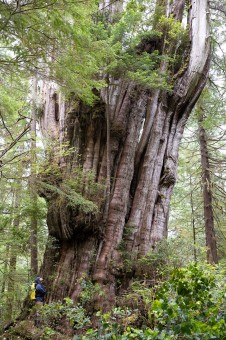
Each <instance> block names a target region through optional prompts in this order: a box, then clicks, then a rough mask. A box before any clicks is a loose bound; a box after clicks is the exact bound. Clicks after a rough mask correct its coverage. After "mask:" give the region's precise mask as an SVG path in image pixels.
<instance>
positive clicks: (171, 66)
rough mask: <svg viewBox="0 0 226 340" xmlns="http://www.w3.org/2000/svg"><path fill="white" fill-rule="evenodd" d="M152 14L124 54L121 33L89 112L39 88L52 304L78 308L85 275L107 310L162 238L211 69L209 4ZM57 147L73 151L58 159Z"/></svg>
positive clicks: (116, 16)
mask: <svg viewBox="0 0 226 340" xmlns="http://www.w3.org/2000/svg"><path fill="white" fill-rule="evenodd" d="M132 3H133V4H134V1H133V2H132ZM120 4H121V2H119V1H112V3H111V2H110V3H108V2H106V3H104V4H102V5H101V6H100V9H99V13H100V14H101V15H102V17H104V20H105V21H104V23H105V27H106V26H108V23H109V25H110V26H111V30H112V31H113V32H114V25H117V24H118V27H119V28H120V24H121V23H122V22H123V20H124V22H125V15H126V10H125V12H120V11H122V10H123V9H122V8H120V7H121V6H119V5H120ZM128 6H129V5H128ZM128 6H127V10H129V7H128ZM149 6H150V7H151V6H153V4H151V3H150V4H149ZM154 6H155V7H153V11H152V12H151V14H150V17H149V20H148V21H147V22H146V23H145V29H147V23H148V22H149V25H150V26H149V27H148V30H146V32H145V34H143V35H140V41H138V40H136V39H137V37H139V34H138V33H139V32H138V33H137V35H136V34H135V40H134V41H136V43H134V44H131V45H130V46H128V45H127V44H126V43H124V44H123V39H124V41H125V39H126V38H128V36H129V35H130V32H125V34H124V35H123V34H121V35H120V34H118V40H120V39H121V40H120V43H121V44H119V45H117V46H119V47H118V49H119V50H120V51H117V53H118V54H117V56H116V61H115V63H116V64H117V62H118V64H117V66H116V67H115V68H114V67H109V68H107V67H106V69H105V71H104V72H103V71H102V72H101V75H102V77H103V79H104V80H105V83H106V86H105V87H103V88H102V90H100V91H97V90H94V95H95V97H96V100H95V101H94V103H93V105H89V104H87V103H85V102H83V101H82V100H81V99H79V96H78V95H77V93H75V92H74V91H73V93H71V95H70V96H68V97H67V100H65V99H64V97H63V95H62V94H61V93H60V92H59V89H58V86H57V85H56V84H55V83H54V82H48V81H47V82H45V84H44V91H43V109H42V113H41V128H42V132H43V136H45V138H46V139H48V141H49V142H50V143H51V145H52V150H51V152H49V162H50V167H49V169H50V170H49V171H45V172H44V176H42V178H41V180H40V181H41V186H42V189H40V192H41V194H42V195H43V196H45V197H46V200H47V202H48V214H47V223H48V228H49V235H50V237H51V240H50V242H49V243H48V245H47V249H46V253H45V257H44V264H43V268H42V271H43V273H44V275H45V277H46V278H47V286H48V288H49V294H48V300H49V301H54V300H56V299H57V300H58V299H62V298H63V297H65V296H70V297H72V298H73V299H74V300H76V299H77V298H78V296H79V293H80V291H81V280H82V278H84V277H89V278H90V279H91V280H93V281H94V282H97V283H99V284H100V285H101V286H102V287H103V288H104V290H105V291H106V293H107V295H105V297H104V300H105V303H106V305H103V307H107V305H109V304H112V303H114V298H115V295H116V294H117V289H118V286H117V284H118V283H119V282H120V285H121V284H122V283H123V285H124V286H125V282H127V280H126V279H127V278H126V275H125V272H126V273H127V277H131V276H135V275H137V274H138V272H139V268H138V266H137V265H136V263H137V260H138V259H139V258H141V257H143V256H145V255H146V254H147V253H148V252H149V251H150V249H152V248H153V247H155V244H156V242H158V241H159V240H161V239H163V238H164V237H166V236H167V221H168V215H169V203H170V197H171V194H172V190H173V187H174V184H175V181H176V172H177V159H178V148H179V143H180V140H181V137H182V134H183V130H184V126H185V124H186V121H187V119H188V117H189V114H190V112H191V110H192V108H193V107H194V105H195V103H196V101H197V100H198V98H199V96H200V94H201V92H202V89H203V88H204V86H205V83H206V79H207V74H208V69H209V61H210V35H209V14H208V5H207V1H206V0H199V1H197V0H191V1H189V4H188V3H187V2H186V4H185V1H184V0H175V1H173V2H172V3H170V4H169V3H168V2H167V1H164V0H157V1H156V3H155V5H154ZM146 13H147V12H146V11H144V15H145V14H146ZM101 15H100V16H101ZM94 18H95V16H94ZM120 18H121V19H120ZM95 20H97V21H98V19H95ZM120 20H121V21H120ZM182 20H183V22H185V20H187V24H186V32H185V33H184V35H183V36H181V35H180V34H178V35H177V34H176V33H174V29H175V28H178V27H180V28H181V30H182V29H183V27H182V24H181V23H182ZM109 30H110V29H109ZM175 30H176V29H175ZM115 36H116V37H117V34H116V35H115ZM112 40H114V39H112ZM54 53H56V55H57V51H55V52H54ZM115 53H116V52H115ZM126 53H127V55H126ZM124 55H126V57H125V58H127V61H126V62H125V63H124V64H123V63H122V61H124V59H123V56H124ZM110 58H111V57H110ZM156 59H157V61H156ZM128 60H129V62H128ZM153 60H155V62H154V66H152V67H150V66H149V67H146V64H145V62H147V61H148V62H149V61H150V62H153ZM108 63H110V62H109V60H108V58H106V64H108ZM142 63H143V64H142ZM122 64H123V65H122ZM125 64H126V66H125ZM140 64H141V65H140ZM137 65H138V66H137ZM143 65H145V67H146V69H144V68H143ZM133 66H134V67H133ZM125 68H126V71H125ZM136 68H138V71H139V72H136ZM164 75H166V78H167V77H168V84H169V86H168V88H167V86H166V85H163V84H162V83H163V80H162V79H163V78H164ZM145 77H146V78H145ZM144 78H145V81H144ZM148 82H149V83H148ZM166 82H167V81H166ZM81 86H83V84H81ZM54 145H55V149H54ZM58 145H62V148H63V147H64V148H65V145H67V148H68V150H69V149H70V152H68V154H67V155H65V156H62V155H60V154H59V153H58V152H56V149H57V150H58V149H59V148H58ZM51 164H52V169H51ZM56 169H57V170H56ZM125 257H127V259H128V258H129V260H130V267H129V268H126V270H125V268H124V261H123V260H124V258H125ZM127 263H128V261H127ZM48 278H51V279H48Z"/></svg>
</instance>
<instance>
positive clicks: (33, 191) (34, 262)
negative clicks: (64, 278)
mask: <svg viewBox="0 0 226 340" xmlns="http://www.w3.org/2000/svg"><path fill="white" fill-rule="evenodd" d="M36 102H37V76H36V75H34V77H33V86H32V103H31V174H30V178H29V184H30V197H31V234H30V235H31V236H30V242H31V276H32V277H35V276H36V275H37V273H38V246H37V233H38V229H37V225H38V221H37V199H38V196H37V184H36V166H37V164H36V163H37V159H36V158H37V157H36V152H37V150H36Z"/></svg>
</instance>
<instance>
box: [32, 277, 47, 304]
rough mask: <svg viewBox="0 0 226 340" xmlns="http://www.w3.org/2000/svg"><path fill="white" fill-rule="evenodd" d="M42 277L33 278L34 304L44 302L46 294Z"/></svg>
mask: <svg viewBox="0 0 226 340" xmlns="http://www.w3.org/2000/svg"><path fill="white" fill-rule="evenodd" d="M42 282H43V278H42V277H37V278H36V279H35V283H36V288H35V302H36V304H40V305H43V304H44V298H45V294H46V289H45V288H44V286H43V284H42Z"/></svg>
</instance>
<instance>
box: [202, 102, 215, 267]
mask: <svg viewBox="0 0 226 340" xmlns="http://www.w3.org/2000/svg"><path fill="white" fill-rule="evenodd" d="M203 120H204V118H203V112H202V108H201V107H200V108H199V143H200V154H201V166H202V185H203V203H204V222H205V235H206V247H207V261H208V262H209V263H211V264H213V263H218V255H217V242H216V235H215V234H216V233H215V227H214V212H213V192H212V181H211V170H210V162H209V152H208V147H207V136H206V131H205V128H204V127H203Z"/></svg>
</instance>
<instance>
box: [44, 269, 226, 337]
mask: <svg viewBox="0 0 226 340" xmlns="http://www.w3.org/2000/svg"><path fill="white" fill-rule="evenodd" d="M168 275H169V276H168ZM167 276H168V279H166V278H164V279H163V280H159V281H158V283H156V284H154V285H153V284H152V283H151V281H150V280H148V279H146V280H145V279H144V280H142V281H134V282H132V283H131V285H130V287H129V289H128V290H127V291H125V292H124V293H123V294H121V296H120V298H118V301H117V305H116V307H114V308H113V309H112V310H111V311H109V312H107V313H104V312H102V311H97V312H94V311H93V310H92V311H91V310H90V309H89V302H90V303H91V301H92V299H93V296H94V295H95V294H96V293H98V294H101V291H100V288H98V286H96V285H94V284H92V283H91V282H88V281H87V283H86V281H85V280H84V284H83V292H82V294H81V296H83V298H81V301H80V302H79V303H78V304H76V305H73V301H72V300H71V299H70V298H65V299H64V302H63V303H60V302H58V303H56V302H54V303H50V304H46V305H44V307H43V308H42V309H41V314H40V316H39V317H40V318H41V328H42V331H43V333H42V336H43V337H42V338H43V339H45V338H49V339H51V338H53V339H54V336H56V334H59V333H62V331H64V332H63V334H65V332H66V330H69V329H70V334H71V336H72V337H73V340H92V339H93V340H94V339H99V340H102V339H103V340H104V339H117V340H127V339H156V340H157V339H197V340H198V339H204V340H205V339H225V338H226V284H225V282H226V281H225V280H226V272H225V269H223V268H221V267H220V266H210V265H203V264H202V265H200V264H197V263H191V264H189V265H187V266H184V267H179V268H176V269H172V270H171V273H170V274H169V273H167ZM67 334H69V332H68V331H67Z"/></svg>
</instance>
